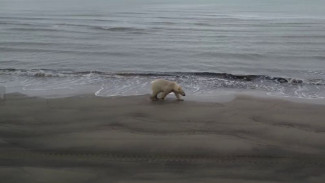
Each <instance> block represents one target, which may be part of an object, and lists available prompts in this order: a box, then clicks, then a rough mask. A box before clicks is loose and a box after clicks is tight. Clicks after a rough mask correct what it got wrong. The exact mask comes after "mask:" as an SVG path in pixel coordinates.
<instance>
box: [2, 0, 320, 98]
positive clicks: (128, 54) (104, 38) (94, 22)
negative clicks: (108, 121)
mask: <svg viewBox="0 0 325 183" xmlns="http://www.w3.org/2000/svg"><path fill="white" fill-rule="evenodd" d="M323 7H325V1H321V0H318V1H317V0H313V1H303V0H285V1H280V0H276V1H261V0H241V1H239V0H238V1H236V0H231V1H223V0H216V1H209V0H205V1H200V2H198V1H194V0H193V1H185V0H176V1H171V0H170V1H163V0H138V1H131V0H122V1H118V0H109V1H106V0H95V1H86V0H65V1H63V0H58V1H51V0H42V1H41V0H0V85H1V86H5V87H6V91H7V92H9V93H10V92H15V91H20V92H23V93H28V94H32V95H46V94H49V93H51V95H52V96H53V95H56V94H59V93H61V94H62V93H63V94H67V93H69V94H73V93H78V92H79V91H90V92H93V93H96V94H97V95H100V96H112V95H137V94H145V93H148V92H150V90H149V85H150V81H151V80H153V79H155V78H166V79H171V80H176V81H178V82H180V83H181V85H182V86H183V87H184V88H185V89H186V91H187V93H189V94H191V95H213V93H214V92H216V91H218V90H219V89H230V90H238V89H239V90H241V91H245V90H257V91H262V92H265V93H267V94H269V95H277V96H290V97H299V98H325V31H324V30H325V12H324V11H323Z"/></svg>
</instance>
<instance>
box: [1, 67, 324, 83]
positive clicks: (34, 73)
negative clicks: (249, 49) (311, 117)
mask: <svg viewBox="0 0 325 183" xmlns="http://www.w3.org/2000/svg"><path fill="white" fill-rule="evenodd" d="M0 75H17V76H28V77H81V76H87V75H97V76H99V77H106V78H108V77H111V78H113V77H125V78H126V77H143V78H153V79H154V78H165V77H169V78H175V79H177V78H189V77H191V78H209V79H214V78H215V79H227V80H230V81H242V82H260V81H270V82H274V83H277V84H292V85H325V80H324V79H321V78H314V79H299V78H290V77H281V76H268V75H254V74H246V75H245V74H240V75H238V74H231V73H216V72H104V71H77V72H76V71H71V70H51V69H30V70H27V69H14V68H6V69H0Z"/></svg>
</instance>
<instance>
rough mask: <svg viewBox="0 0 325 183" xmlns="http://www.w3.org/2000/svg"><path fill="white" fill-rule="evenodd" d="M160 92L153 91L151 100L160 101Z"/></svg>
mask: <svg viewBox="0 0 325 183" xmlns="http://www.w3.org/2000/svg"><path fill="white" fill-rule="evenodd" d="M159 93H160V91H152V95H151V100H158V97H157V96H158V94H159Z"/></svg>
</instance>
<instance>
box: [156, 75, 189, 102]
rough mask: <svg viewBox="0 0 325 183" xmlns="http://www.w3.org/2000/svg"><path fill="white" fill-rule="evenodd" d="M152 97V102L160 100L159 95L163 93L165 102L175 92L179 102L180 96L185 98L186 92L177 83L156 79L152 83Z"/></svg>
mask: <svg viewBox="0 0 325 183" xmlns="http://www.w3.org/2000/svg"><path fill="white" fill-rule="evenodd" d="M151 85H152V86H151V89H152V96H151V100H158V94H159V93H161V92H162V96H161V99H162V100H164V99H165V97H166V96H167V95H168V94H169V93H171V92H173V93H174V94H175V96H176V98H177V99H178V100H183V99H181V97H180V95H183V96H185V92H184V91H183V89H182V87H181V86H179V85H178V84H177V83H176V82H173V81H168V80H164V79H156V80H154V81H152V82H151Z"/></svg>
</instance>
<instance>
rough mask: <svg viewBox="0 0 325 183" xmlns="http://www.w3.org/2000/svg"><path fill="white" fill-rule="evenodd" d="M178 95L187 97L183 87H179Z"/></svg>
mask: <svg viewBox="0 0 325 183" xmlns="http://www.w3.org/2000/svg"><path fill="white" fill-rule="evenodd" d="M176 91H177V93H179V94H181V95H183V96H185V92H184V91H183V89H182V87H181V86H177V89H176Z"/></svg>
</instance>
